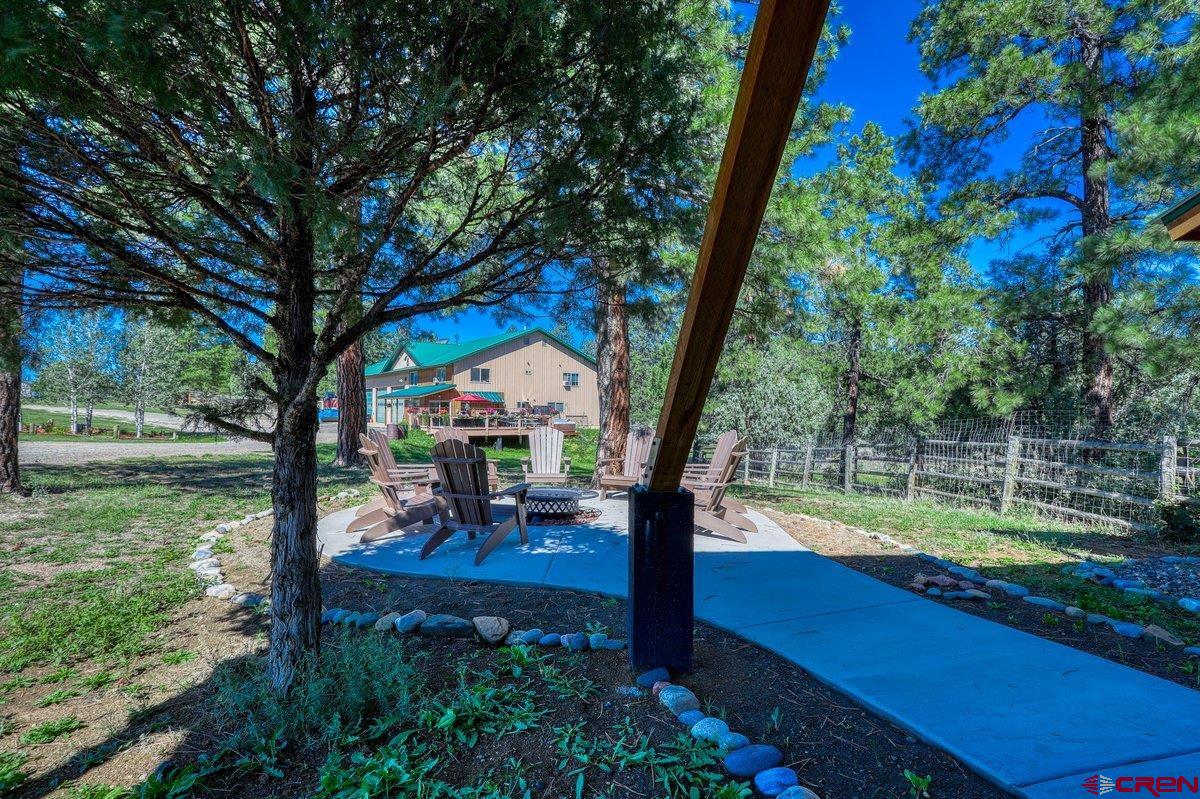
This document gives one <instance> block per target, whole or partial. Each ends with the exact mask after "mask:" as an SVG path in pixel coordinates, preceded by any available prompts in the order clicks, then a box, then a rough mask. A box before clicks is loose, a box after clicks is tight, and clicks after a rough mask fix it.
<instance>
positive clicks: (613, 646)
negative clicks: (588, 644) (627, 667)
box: [600, 638, 625, 652]
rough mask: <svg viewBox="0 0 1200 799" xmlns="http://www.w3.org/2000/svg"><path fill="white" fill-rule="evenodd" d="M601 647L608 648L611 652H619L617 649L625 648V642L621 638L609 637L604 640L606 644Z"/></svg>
mask: <svg viewBox="0 0 1200 799" xmlns="http://www.w3.org/2000/svg"><path fill="white" fill-rule="evenodd" d="M600 648H601V649H607V650H609V651H610V652H617V651H619V650H622V649H624V648H625V642H624V641H622V640H621V639H620V638H609V639H608V640H606V641H605V642H604V645H603V646H602V647H600Z"/></svg>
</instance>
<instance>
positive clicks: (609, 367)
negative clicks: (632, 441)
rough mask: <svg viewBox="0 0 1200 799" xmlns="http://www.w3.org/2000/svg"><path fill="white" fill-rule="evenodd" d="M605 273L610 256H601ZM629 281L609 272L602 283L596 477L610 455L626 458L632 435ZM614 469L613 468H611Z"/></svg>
mask: <svg viewBox="0 0 1200 799" xmlns="http://www.w3.org/2000/svg"><path fill="white" fill-rule="evenodd" d="M597 264H598V265H600V266H601V269H602V270H603V271H605V272H609V271H610V270H608V260H607V259H597ZM626 303H627V298H626V294H625V282H624V280H622V279H620V278H619V277H617V276H615V275H612V274H609V275H608V276H607V278H606V279H602V280H601V283H600V296H599V302H598V304H597V308H596V382H597V384H598V385H599V389H600V440H599V441H598V442H597V446H596V476H595V482H596V483H597V484H599V479H600V475H601V474H603V473H604V471H605V468H606V467H605V465H604V464H603V463H602V462H603V461H604V460H605V459H607V458H624V457H625V444H626V441H627V440H628V436H629V318H628V308H627V307H626ZM609 469H610V471H611V467H609Z"/></svg>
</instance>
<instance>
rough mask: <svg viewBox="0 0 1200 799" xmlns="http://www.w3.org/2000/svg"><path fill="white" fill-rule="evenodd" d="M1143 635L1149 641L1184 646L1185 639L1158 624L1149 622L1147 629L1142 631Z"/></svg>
mask: <svg viewBox="0 0 1200 799" xmlns="http://www.w3.org/2000/svg"><path fill="white" fill-rule="evenodd" d="M1142 637H1143V638H1145V639H1146V640H1147V641H1158V642H1161V643H1164V644H1166V645H1167V646H1183V641H1181V640H1179V639H1178V638H1176V637H1175V636H1174V635H1171V633H1170V632H1168V631H1167V630H1164V629H1163V628H1162V627H1159V626H1158V625H1157V624H1147V625H1146V629H1145V630H1143V631H1142Z"/></svg>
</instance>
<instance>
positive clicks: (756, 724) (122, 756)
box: [0, 521, 1007, 799]
mask: <svg viewBox="0 0 1200 799" xmlns="http://www.w3.org/2000/svg"><path fill="white" fill-rule="evenodd" d="M268 525H269V522H268V521H263V522H259V523H255V524H252V525H249V526H247V527H244V528H241V529H239V530H237V531H235V532H234V533H233V534H231V535H230V536H229V541H230V543H231V544H232V545H233V549H234V551H233V553H232V554H225V555H222V560H223V562H224V565H225V568H226V573H227V575H228V577H229V579H230V580H231V581H232V582H234V583H235V584H236V585H238V586H239V587H240V588H242V589H243V590H262V591H265V590H266V562H267V560H266V556H267V536H268V533H269V526H268ZM889 560H894V556H892V557H890V558H889ZM322 580H323V586H324V592H325V604H326V605H327V606H329V607H335V606H343V607H351V608H354V609H363V610H368V609H370V610H378V611H390V610H399V611H406V610H408V609H411V608H422V609H424V610H426V611H427V612H430V613H434V612H441V613H453V614H456V615H460V616H464V617H468V618H469V617H470V616H472V615H479V614H487V615H500V616H504V617H506V618H508V619H510V620H511V622H512V624H513V627H514V628H517V629H521V628H531V627H534V626H537V627H541V628H543V629H545V630H548V631H549V630H554V631H563V632H566V631H570V630H578V629H584V628H586V627H588V626H589V625H590V626H592V627H593V628H595V627H596V626H600V627H603V628H605V629H607V631H608V632H609V634H610V635H612V636H613V637H623V636H624V630H625V621H624V619H625V605H624V603H623V602H620V601H617V600H614V599H612V598H606V597H601V596H596V595H591V594H583V593H575V592H569V591H546V590H535V589H523V588H517V587H511V586H496V585H489V584H484V583H476V582H451V581H440V580H416V579H404V578H397V577H387V576H382V575H375V574H370V573H365V572H361V571H357V570H351V569H348V568H346V567H343V566H340V565H337V564H333V563H331V562H326V564H325V566H324V568H323V571H322ZM325 629H326V635H325V646H327V647H328V646H337V645H338V641H339V640H340V636H342V635H384V633H377V632H374V631H346V632H343V631H341V630H330V628H325ZM266 632H267V619H266V616H265V615H264V614H261V613H256V612H254V611H247V610H243V609H240V608H237V607H235V606H233V605H231V604H229V603H227V602H220V601H217V600H213V599H196V600H194V601H192V602H190V603H188V604H187V605H185V606H184V607H183V608H182V609H181V611H180V612H178V613H177V614H176V616H175V618H174V620H173V622H172V623H171V624H170V625H169V627H168V628H167V629H165V630H163V631H162V633H161V637H160V642H159V643H160V646H159V651H158V652H157V653H156V654H154V655H152V656H147V657H145V658H142V659H141V660H140V661H139V662H137V663H133V664H130V665H129V666H128V667H127V668H123V669H119V670H114V675H115V680H114V681H113V682H112V683H111V684H108V685H106V686H104V687H103V688H100V689H97V690H93V691H90V692H88V693H87V694H85V695H84V696H81V697H78V698H74V699H69V700H67V701H66V702H64V703H62V704H56V705H53V706H50V707H40V708H39V707H37V703H38V701H39V699H40V698H44V696H45V695H46V693H47V691H48V690H49V689H50V688H52V687H53V686H52V685H48V684H41V683H39V684H34V685H28V686H24V687H17V688H14V689H11V690H10V691H9V692H8V694H7V696H6V699H7V702H6V704H4V705H2V706H0V713H2V714H3V715H4V716H8V717H18V718H20V719H21V724H22V727H23V728H24V727H26V726H27V725H28V724H31V723H39V722H41V721H45V720H50V719H52V718H58V717H62V716H63V715H64V714H65V713H68V712H69V713H71V714H74V715H76V716H77V717H78V718H79V720H80V722H81V724H82V726H81V728H80V729H78V730H76V731H74V732H72V733H70V734H68V735H65V736H63V737H61V738H59V739H58V740H56V741H54V742H52V743H47V744H43V745H39V746H36V747H32V750H33V752H34V755H33V757H32V758H31V759H30V761H29V762H28V763H27V764H26V765H25V766H24V770H26V771H28V772H29V773H30V779H29V781H28V782H27V783H26V784H25V785H24V786H23V787H22V788H21V789H20V790H19V792H18V793H17V794H16V795H17V796H21V797H40V796H45V795H49V794H55V795H66V791H67V790H69V789H70V788H71V786H75V785H81V784H110V785H117V786H131V785H135V784H137V783H138V782H139V781H141V780H143V779H145V778H146V777H147V776H148V775H149V774H151V773H152V772H154V771H155V770H156V769H158V768H160V767H161V765H162V764H163V763H164V762H169V763H171V764H180V763H187V762H191V761H194V760H195V759H196V758H198V757H201V756H202V755H204V754H206V753H208V754H211V753H212V752H213V750H214V749H215V748H216V747H217V746H218V745H219V744H220V742H221V741H222V740H223V739H224V737H225V736H226V735H227V733H228V730H224V729H222V728H221V724H220V722H219V720H218V719H217V718H216V717H215V716H214V714H213V713H212V711H211V710H210V708H209V704H208V703H209V700H210V698H211V696H212V695H213V693H214V690H215V689H214V687H213V673H214V670H215V669H217V668H218V667H219V666H222V665H226V666H228V665H229V664H231V663H235V662H237V661H239V660H242V659H245V658H258V657H261V656H262V655H263V654H264V653H265V650H266ZM405 640H406V643H405V644H403V645H405V646H408V647H410V648H412V649H414V650H415V651H417V652H419V653H421V654H423V655H425V657H424V658H423V659H422V660H421V663H422V664H423V668H426V669H428V670H429V672H430V678H431V679H432V680H434V681H438V680H449V679H451V678H452V675H451V674H450V673H449V669H450V666H449V664H451V663H453V662H455V661H456V660H461V659H463V658H467V659H468V660H469V662H470V663H471V664H472V668H480V669H484V668H489V667H490V666H491V665H492V664H493V663H494V662H495V659H496V658H497V653H496V652H495V651H494V650H489V649H486V648H483V647H481V646H479V645H477V644H474V643H471V642H465V641H431V640H428V639H423V638H408V639H405ZM397 645H401V644H400V642H399V640H398V641H397ZM172 653H180V654H172ZM551 657H553V658H556V659H561V660H562V664H561V668H563V669H564V670H565V671H566V672H567V673H568V674H573V675H578V677H579V678H580V679H583V678H586V680H590V681H591V682H592V683H594V684H595V685H596V687H597V689H598V690H597V692H596V693H595V694H594V696H592V697H589V698H587V699H584V700H579V701H561V702H557V703H555V704H553V706H552V708H551V710H550V711H549V713H548V715H547V716H546V717H545V718H543V719H541V720H540V722H539V724H538V726H537V727H535V728H533V729H531V730H528V731H526V732H524V733H521V734H519V735H509V736H504V737H502V738H495V739H487V738H484V739H481V740H480V741H479V743H478V744H477V745H476V746H475V747H474V748H472V749H470V750H469V756H465V755H460V756H456V757H457V760H455V762H454V764H453V765H452V766H450V767H449V768H452V770H453V771H454V772H455V773H457V775H458V779H459V782H458V784H460V785H465V784H470V783H469V780H470V779H472V776H473V775H475V774H477V773H481V769H483V768H484V766H485V765H487V764H493V765H494V764H498V763H501V762H504V761H506V760H507V759H508V758H510V757H519V758H520V759H521V761H522V762H523V767H524V769H525V773H526V774H527V776H528V779H529V786H530V795H532V796H539V797H548V798H549V797H554V798H555V799H557V798H558V797H563V796H569V795H573V794H574V782H573V779H574V778H573V777H570V775H569V774H568V773H566V772H564V769H563V768H562V767H561V753H560V752H558V751H556V749H555V746H554V731H555V729H556V728H557V727H560V726H561V725H564V724H568V723H571V722H573V721H586V722H587V723H588V724H589V725H591V726H593V727H595V726H597V725H600V726H601V727H603V726H604V725H609V727H610V728H612V729H616V728H617V726H618V725H619V724H620V723H622V721H623V720H624V719H626V718H629V719H631V720H632V721H633V723H634V724H635V726H637V727H638V728H639V729H641V730H643V731H647V732H649V733H650V734H651V736H652V737H653V739H654V740H655V742H657V743H659V744H661V743H663V742H664V741H668V740H669V739H671V738H673V737H674V736H675V735H677V734H678V733H679V731H680V729H681V728H680V726H679V725H678V723H677V722H676V721H675V720H674V719H672V718H671V716H670V714H669V713H667V712H666V711H665V709H663V708H662V707H661V706H660V705H659V704H658V703H657V702H656V701H654V700H653V699H652V698H651V697H649V696H642V697H629V696H625V695H623V694H621V693H618V688H621V687H623V686H628V685H630V684H631V681H632V677H633V675H632V674H631V673H630V671H629V669H628V665H627V661H626V659H625V657H624V655H623V653H620V652H616V653H595V654H587V655H570V654H567V653H565V652H562V651H561V650H560V651H556V652H555V653H554V654H553V655H552V656H551ZM556 664H557V660H556ZM52 672H53V670H51V669H45V670H43V673H41V674H39V675H37V676H47V675H50V676H53V674H52ZM679 682H681V683H682V684H684V685H687V686H688V687H690V688H692V689H693V690H694V691H695V692H696V694H697V695H698V696H699V697H700V699H701V701H702V702H704V703H706V704H705V709H706V711H708V712H710V713H721V714H723V715H724V717H725V718H726V720H727V721H728V722H729V724H730V726H731V727H732V728H733V729H735V730H739V731H743V732H744V733H746V734H747V735H748V736H750V737H751V739H752V740H755V741H762V742H766V743H771V744H774V745H776V746H778V747H779V748H780V749H781V750H782V751H783V752H784V753H785V764H786V765H790V766H792V767H793V768H795V769H796V771H797V772H798V773H799V775H800V777H801V782H802V784H804V785H806V786H808V787H810V788H811V789H813V790H814V791H816V792H817V794H818V795H819V796H821V797H839V798H845V797H871V798H872V799H874V798H875V797H903V796H908V795H909V786H908V782H907V781H906V780H905V778H904V776H903V772H904V770H905V769H911V770H912V771H913V772H916V773H918V774H921V775H930V776H932V778H933V782H932V785H933V796H935V797H936V796H942V797H958V798H961V799H990V797H1000V796H1005V795H1007V794H1005V793H1004V792H1003V791H1000V790H999V789H997V788H995V787H993V786H992V785H990V784H989V783H987V782H985V781H984V780H983V779H981V778H979V777H977V776H975V775H974V774H972V773H971V772H969V771H968V770H967V769H965V768H964V767H963V766H961V765H960V764H959V763H957V762H956V761H955V760H954V759H953V758H951V757H950V756H948V755H947V754H946V753H944V752H942V751H940V750H938V749H936V748H934V747H931V746H929V745H926V744H924V743H922V742H920V741H918V740H916V739H914V738H913V737H911V736H909V735H907V734H906V733H905V732H904V731H903V730H900V729H898V728H897V727H895V726H893V725H892V724H890V723H888V722H887V721H884V720H882V719H880V718H878V717H876V716H874V715H873V714H871V713H869V712H868V711H866V710H864V709H863V708H861V707H859V706H857V705H856V704H855V703H854V702H853V701H852V700H850V699H849V698H847V697H845V696H843V695H841V694H839V693H837V692H836V691H832V690H830V689H829V688H827V687H825V686H823V685H822V684H820V683H818V682H817V681H816V680H815V679H813V678H812V677H810V676H809V675H807V674H806V673H805V672H803V671H802V670H800V669H798V668H796V667H794V666H792V665H791V664H790V663H788V662H786V661H784V660H781V659H780V658H778V657H776V656H774V655H771V654H769V653H767V652H765V651H763V650H761V649H759V648H757V647H755V646H753V645H750V644H748V643H746V642H744V641H742V640H740V639H737V638H734V637H732V636H729V635H727V634H725V633H723V632H721V631H718V630H715V629H713V628H710V627H707V626H705V625H698V627H697V631H696V670H695V672H694V673H693V674H691V675H688V676H686V677H683V678H681V679H680V680H679ZM324 754H325V753H324V752H312V751H305V750H300V751H297V752H296V753H295V754H292V755H289V756H288V761H287V769H286V775H285V776H284V777H282V778H280V779H277V780H266V779H264V778H262V777H259V778H256V779H253V780H244V781H240V782H239V781H227V782H225V783H222V784H220V785H218V786H215V788H214V790H215V793H219V794H220V795H222V796H228V797H246V799H251V798H253V799H263V797H271V796H281V797H282V796H287V797H298V796H306V795H309V794H310V793H311V792H312V791H313V789H314V785H315V780H316V775H317V769H318V767H319V766H320V764H321V762H322V760H323V759H324ZM591 790H592V789H589V791H588V795H593V794H592V793H591ZM604 795H606V796H609V797H627V798H628V799H633V798H634V797H639V798H640V797H649V796H659V795H662V794H661V791H659V790H658V788H657V786H655V785H653V784H648V783H647V782H646V781H645V778H644V776H639V774H638V773H635V772H629V773H626V772H621V773H620V774H616V775H614V776H613V778H612V782H611V786H607V787H606V789H605V794H604Z"/></svg>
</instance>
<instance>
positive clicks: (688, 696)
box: [658, 685, 700, 716]
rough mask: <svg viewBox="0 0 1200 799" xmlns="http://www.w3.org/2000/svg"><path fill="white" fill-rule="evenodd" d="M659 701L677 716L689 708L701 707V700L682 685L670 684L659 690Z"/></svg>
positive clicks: (697, 708) (696, 708)
mask: <svg viewBox="0 0 1200 799" xmlns="http://www.w3.org/2000/svg"><path fill="white" fill-rule="evenodd" d="M658 701H659V702H662V704H663V707H665V708H666V709H667V710H669V711H671V712H672V713H673V714H675V715H676V716H678V715H679V714H680V713H686V712H687V711H689V710H699V709H700V700H699V699H697V698H696V695H695V694H694V693H692V692H691V691H689V690H688V689H687V688H684V687H683V686H682V685H668V686H667V687H666V688H664V689H662V690H661V691H659V692H658Z"/></svg>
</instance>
